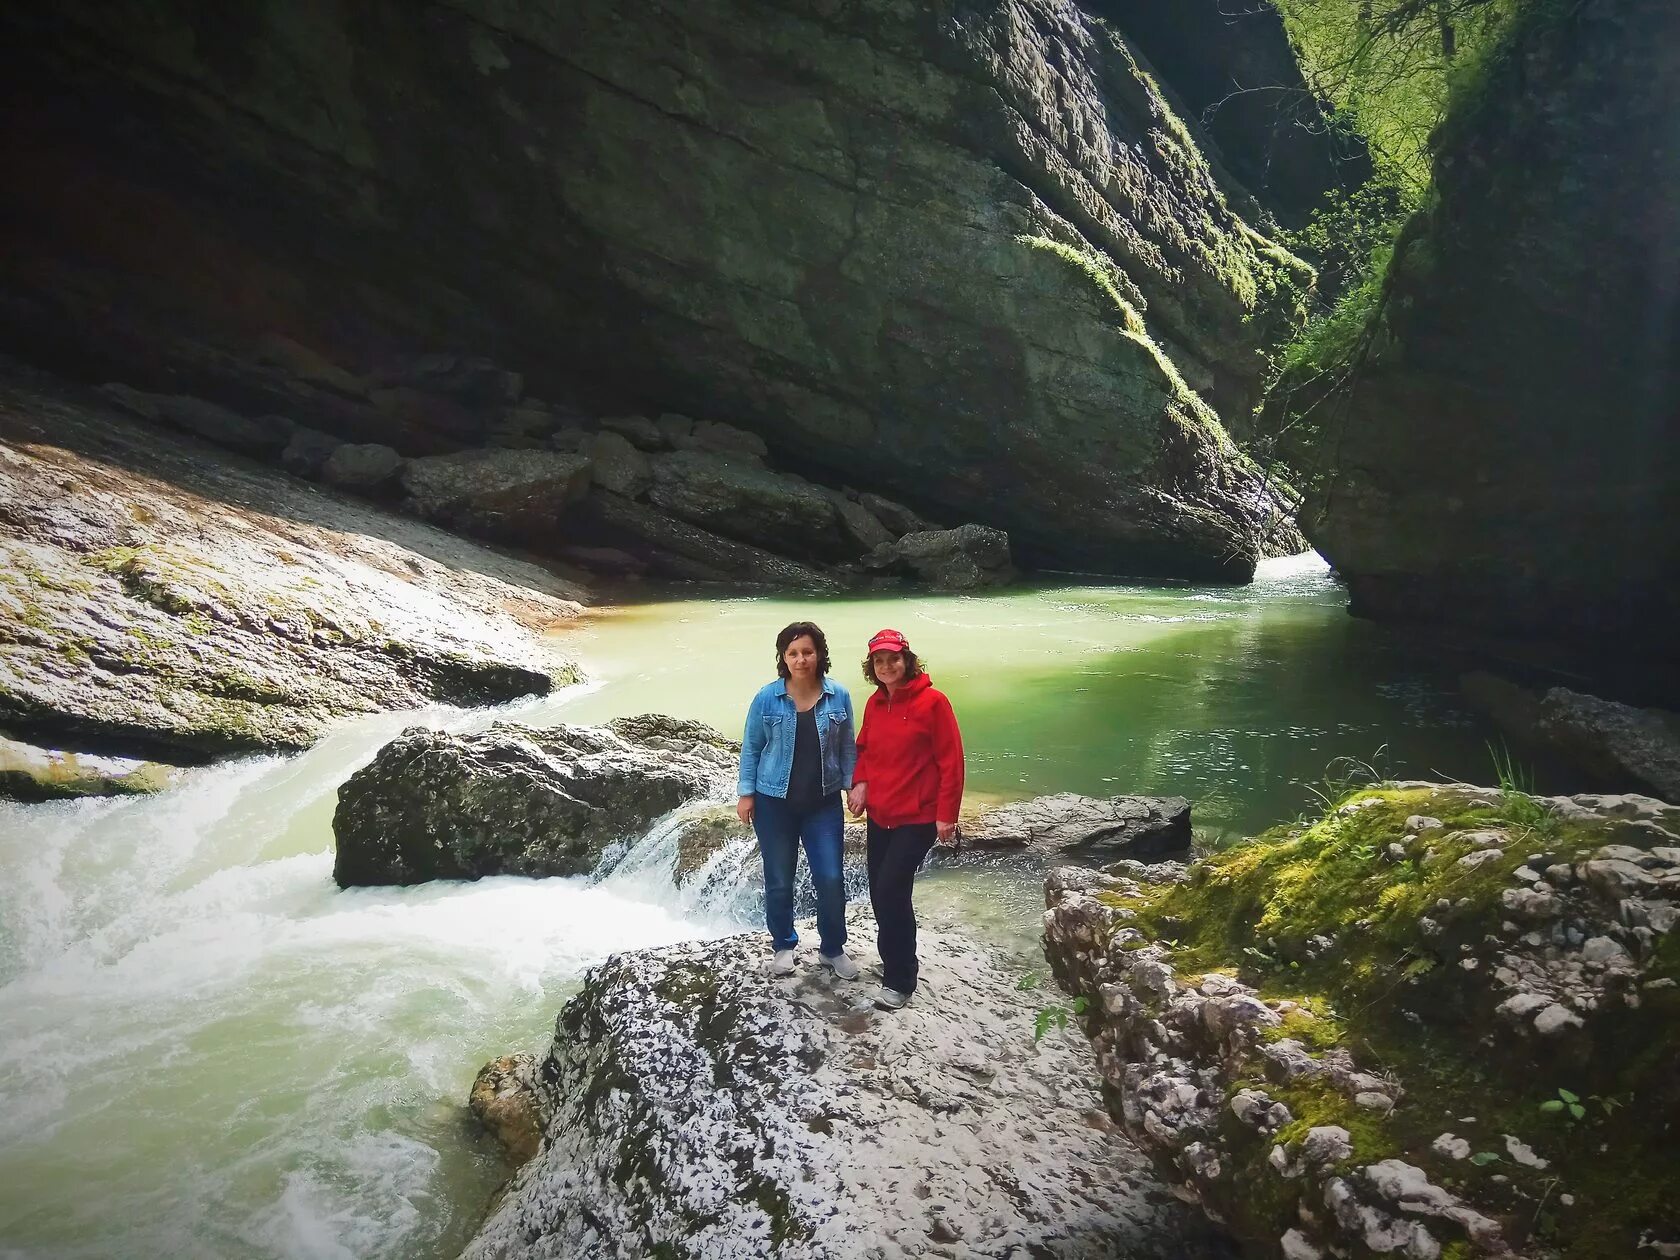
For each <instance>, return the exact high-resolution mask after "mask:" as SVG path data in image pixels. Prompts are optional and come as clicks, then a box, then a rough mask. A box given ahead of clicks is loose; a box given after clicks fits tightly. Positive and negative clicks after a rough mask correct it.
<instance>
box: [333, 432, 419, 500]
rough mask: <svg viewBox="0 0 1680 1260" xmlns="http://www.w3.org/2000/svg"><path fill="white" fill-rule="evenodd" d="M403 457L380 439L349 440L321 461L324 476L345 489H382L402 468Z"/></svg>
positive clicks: (393, 479)
mask: <svg viewBox="0 0 1680 1260" xmlns="http://www.w3.org/2000/svg"><path fill="white" fill-rule="evenodd" d="M402 468H403V457H402V456H401V455H399V454H397V452H396V451H394V450H392V449H391V448H390V447H389V446H385V445H383V444H382V443H379V442H346V443H344V444H343V445H342V446H337V447H334V448H333V452H332V454H331V455H329V456H327V458H326V461H325V462H324V463H323V464H322V465H321V480H323V481H325V482H327V483H328V484H329V485H334V486H338V487H339V488H340V489H342V490H359V491H363V492H368V491H374V490H382V489H384V488H385V487H387V486H389V485H391V484H392V483H393V482H394V481H395V480H396V477H397V474H398V473H399V472H401V471H402Z"/></svg>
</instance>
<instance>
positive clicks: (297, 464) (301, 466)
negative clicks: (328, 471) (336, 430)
mask: <svg viewBox="0 0 1680 1260" xmlns="http://www.w3.org/2000/svg"><path fill="white" fill-rule="evenodd" d="M342 445H343V443H342V442H341V441H340V440H339V439H338V438H336V437H334V436H333V435H332V434H330V433H322V432H321V431H320V430H319V429H311V428H310V427H309V426H307V425H302V424H300V425H298V426H297V427H296V428H294V429H293V430H292V436H291V440H290V441H288V442H287V443H286V449H285V450H283V451H281V452H280V466H281V467H282V468H284V469H285V470H286V471H287V472H289V473H292V474H293V475H294V476H298V477H307V478H309V479H310V480H311V481H314V480H318V479H319V478H320V476H321V470H322V469H323V468H325V467H326V464H327V459H328V458H329V457H330V456H331V455H332V453H333V452H334V451H335V450H337V449H338V448H339V447H340V446H342Z"/></svg>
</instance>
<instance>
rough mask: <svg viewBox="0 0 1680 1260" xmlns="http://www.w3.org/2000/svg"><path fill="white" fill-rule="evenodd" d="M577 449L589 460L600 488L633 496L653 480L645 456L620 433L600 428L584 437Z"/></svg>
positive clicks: (630, 497) (625, 495) (591, 474)
mask: <svg viewBox="0 0 1680 1260" xmlns="http://www.w3.org/2000/svg"><path fill="white" fill-rule="evenodd" d="M580 449H581V452H582V454H583V455H584V456H585V457H586V458H587V459H588V460H589V462H590V476H591V477H592V478H593V479H594V482H595V484H596V485H598V486H600V487H601V488H602V489H603V490H611V491H612V492H613V493H614V494H622V495H623V496H624V497H625V498H627V499H634V498H636V497H637V496H638V495H640V494H641V493H642V492H643V491H645V490H646V489H647V488H648V487H649V486H650V485H652V484H653V469H652V468H651V466H650V465H649V464H648V458H647V456H646V455H644V454H642V453H641V452H640V451H639V450H637V449H636V448H635V447H634V446H632V445H631V444H630V439H629V438H627V437H625V436H624V435H623V434H621V433H614V432H613V431H612V430H611V429H603V430H602V431H601V432H599V433H596V434H593V435H592V436H590V437H589V438H588V439H586V440H585V441H584V443H583V445H582V447H581V448H580Z"/></svg>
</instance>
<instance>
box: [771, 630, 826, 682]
mask: <svg viewBox="0 0 1680 1260" xmlns="http://www.w3.org/2000/svg"><path fill="white" fill-rule="evenodd" d="M806 635H809V636H810V639H811V642H812V643H814V644H816V647H817V672H818V673H819V674H826V673H828V667H829V664H830V662H829V659H828V638H827V636H826V635H824V634H823V632H822V631H821V630H820V629H818V628H817V623H816V622H814V621H795V622H793V623H792V624H791V625H786V626H783V627H782V632H781V633H780V634H778V635H777V636H776V676H777V677H778V678H782V679H786V678H788V677H790V675H789V674H788V667H787V662H786V661H785V660H783V659H782V654H783V653H784V652H786V651H787V650H788V644H790V643H792V642H793V641H794V640H795V639H799V638H803V637H805V636H806Z"/></svg>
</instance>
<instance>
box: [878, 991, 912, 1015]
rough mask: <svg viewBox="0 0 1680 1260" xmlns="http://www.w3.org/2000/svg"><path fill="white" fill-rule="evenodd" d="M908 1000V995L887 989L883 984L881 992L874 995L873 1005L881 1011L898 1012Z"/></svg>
mask: <svg viewBox="0 0 1680 1260" xmlns="http://www.w3.org/2000/svg"><path fill="white" fill-rule="evenodd" d="M909 1000H910V995H909V994H908V993H900V992H899V991H898V990H897V989H889V988H887V986H886V985H884V984H883V985H882V986H881V991H880V992H879V993H877V994H876V995H875V1005H876V1006H879V1007H880V1008H881V1009H882V1010H883V1011H896V1010H900V1009H902V1008H903V1006H904V1004H905V1003H906V1002H908V1001H909Z"/></svg>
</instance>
